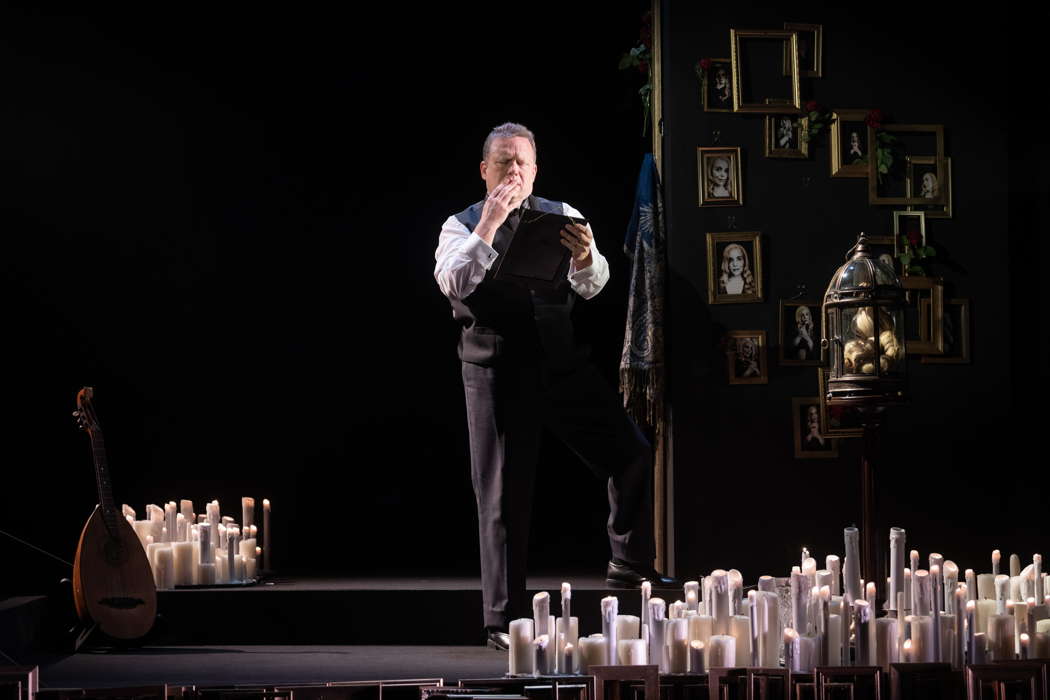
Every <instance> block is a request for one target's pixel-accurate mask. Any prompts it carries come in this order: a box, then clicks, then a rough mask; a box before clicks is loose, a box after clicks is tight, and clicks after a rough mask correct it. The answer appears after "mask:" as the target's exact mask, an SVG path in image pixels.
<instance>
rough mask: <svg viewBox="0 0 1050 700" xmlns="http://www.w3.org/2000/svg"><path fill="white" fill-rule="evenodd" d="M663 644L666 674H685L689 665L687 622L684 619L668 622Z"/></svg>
mask: <svg viewBox="0 0 1050 700" xmlns="http://www.w3.org/2000/svg"><path fill="white" fill-rule="evenodd" d="M664 644H665V646H666V647H667V651H666V652H665V653H666V654H667V669H668V672H669V673H685V672H686V671H687V670H688V665H689V652H688V649H689V621H688V620H687V619H685V618H684V617H683V618H678V619H675V620H668V621H667V626H666V627H665V628H664Z"/></svg>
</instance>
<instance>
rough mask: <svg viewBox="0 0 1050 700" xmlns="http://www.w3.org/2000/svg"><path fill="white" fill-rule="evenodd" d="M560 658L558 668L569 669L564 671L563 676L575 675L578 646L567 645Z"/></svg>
mask: <svg viewBox="0 0 1050 700" xmlns="http://www.w3.org/2000/svg"><path fill="white" fill-rule="evenodd" d="M558 658H559V661H558V668H565V669H568V670H567V671H562V673H563V674H566V675H569V674H572V673H574V671H575V669H576V645H575V644H573V643H571V642H569V643H567V644H566V645H565V647H564V648H563V649H562V653H561V655H560V656H559V657H558Z"/></svg>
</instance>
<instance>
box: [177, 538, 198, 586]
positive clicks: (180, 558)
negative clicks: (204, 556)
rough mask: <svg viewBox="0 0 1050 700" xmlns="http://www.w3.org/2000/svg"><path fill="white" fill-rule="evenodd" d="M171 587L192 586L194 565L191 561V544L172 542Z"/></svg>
mask: <svg viewBox="0 0 1050 700" xmlns="http://www.w3.org/2000/svg"><path fill="white" fill-rule="evenodd" d="M171 556H172V566H173V571H172V574H173V575H172V585H173V586H189V585H192V584H193V572H194V569H196V564H197V562H195V561H194V560H193V543H192V542H172V544H171Z"/></svg>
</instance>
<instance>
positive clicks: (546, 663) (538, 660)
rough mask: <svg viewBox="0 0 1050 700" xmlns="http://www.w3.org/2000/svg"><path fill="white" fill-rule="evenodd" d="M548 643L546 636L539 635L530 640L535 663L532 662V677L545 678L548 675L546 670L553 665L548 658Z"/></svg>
mask: <svg viewBox="0 0 1050 700" xmlns="http://www.w3.org/2000/svg"><path fill="white" fill-rule="evenodd" d="M550 641H551V638H550V637H549V636H548V635H546V634H541V635H539V636H538V637H536V638H535V639H533V640H532V651H533V654H534V658H535V662H533V667H534V669H535V670H534V671H533V675H534V676H545V675H547V674H548V671H546V670H544V669H547V668H549V667H551V666H553V665H554V664H552V663H551V659H550V658H549V657H550Z"/></svg>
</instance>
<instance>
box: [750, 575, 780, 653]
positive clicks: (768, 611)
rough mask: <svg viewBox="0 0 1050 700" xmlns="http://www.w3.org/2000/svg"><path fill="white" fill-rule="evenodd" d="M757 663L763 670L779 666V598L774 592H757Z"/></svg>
mask: <svg viewBox="0 0 1050 700" xmlns="http://www.w3.org/2000/svg"><path fill="white" fill-rule="evenodd" d="M756 605H757V608H758V633H759V639H760V642H759V645H758V663H759V665H760V666H761V667H763V668H775V667H776V666H778V665H779V655H780V643H781V638H782V631H781V628H780V597H779V596H778V595H777V594H776V591H758V595H757V596H756Z"/></svg>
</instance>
